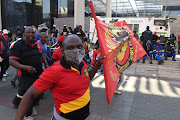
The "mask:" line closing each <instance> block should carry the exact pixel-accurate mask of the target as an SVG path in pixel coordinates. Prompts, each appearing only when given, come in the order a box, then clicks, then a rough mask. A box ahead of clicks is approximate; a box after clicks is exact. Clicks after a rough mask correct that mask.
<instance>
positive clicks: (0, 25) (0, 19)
mask: <svg viewBox="0 0 180 120" xmlns="http://www.w3.org/2000/svg"><path fill="white" fill-rule="evenodd" d="M1 10H2V9H1V0H0V29H2V18H1V17H2V16H1Z"/></svg>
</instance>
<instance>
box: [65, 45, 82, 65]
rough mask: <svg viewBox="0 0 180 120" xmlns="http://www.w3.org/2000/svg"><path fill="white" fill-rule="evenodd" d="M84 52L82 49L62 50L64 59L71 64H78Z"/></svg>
mask: <svg viewBox="0 0 180 120" xmlns="http://www.w3.org/2000/svg"><path fill="white" fill-rule="evenodd" d="M84 55H85V50H84V48H83V49H74V50H64V57H65V59H66V60H67V61H69V62H70V63H72V64H80V63H81V61H82V59H83V58H84Z"/></svg>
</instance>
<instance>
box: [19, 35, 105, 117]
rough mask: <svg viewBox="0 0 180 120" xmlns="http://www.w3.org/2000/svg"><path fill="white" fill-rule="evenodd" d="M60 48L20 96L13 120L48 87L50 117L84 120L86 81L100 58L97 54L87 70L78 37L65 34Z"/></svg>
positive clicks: (87, 106)
mask: <svg viewBox="0 0 180 120" xmlns="http://www.w3.org/2000/svg"><path fill="white" fill-rule="evenodd" d="M61 48H62V54H63V57H62V58H61V60H60V61H57V62H56V63H54V64H53V65H52V66H51V67H49V68H47V69H45V70H44V72H43V73H42V74H41V76H40V77H39V79H38V80H37V81H36V82H35V83H34V84H33V85H32V86H31V87H30V89H29V90H28V91H27V93H26V94H25V95H24V97H23V99H22V100H21V103H20V106H19V108H18V111H17V114H16V120H23V116H24V114H25V112H26V110H27V109H28V105H29V104H30V103H31V101H32V100H33V99H34V98H36V97H37V96H39V95H40V94H41V93H43V92H44V91H46V90H47V89H50V91H51V93H52V95H53V96H54V99H55V100H54V104H55V106H54V112H53V118H52V120H62V119H65V120H66V119H70V120H86V119H87V117H88V116H89V114H90V113H89V105H90V91H89V83H90V80H91V79H92V78H93V77H94V75H95V73H96V72H97V70H98V68H99V67H100V66H101V63H102V59H103V58H104V57H101V56H100V57H99V59H98V61H97V62H96V64H95V65H94V66H93V67H92V68H91V69H90V70H88V66H87V64H86V63H85V62H84V61H83V58H84V55H85V50H84V47H83V44H82V41H81V39H80V38H79V37H78V36H76V35H68V36H66V38H65V39H64V40H63V42H62V46H61Z"/></svg>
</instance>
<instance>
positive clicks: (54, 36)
mask: <svg viewBox="0 0 180 120" xmlns="http://www.w3.org/2000/svg"><path fill="white" fill-rule="evenodd" d="M58 33H59V31H58V30H57V29H56V25H53V28H52V30H51V35H52V42H53V44H55V43H56V42H57V40H58Z"/></svg>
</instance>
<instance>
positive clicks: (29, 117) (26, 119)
mask: <svg viewBox="0 0 180 120" xmlns="http://www.w3.org/2000/svg"><path fill="white" fill-rule="evenodd" d="M24 120H34V119H33V117H31V116H28V117H24Z"/></svg>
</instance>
